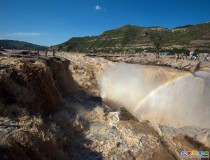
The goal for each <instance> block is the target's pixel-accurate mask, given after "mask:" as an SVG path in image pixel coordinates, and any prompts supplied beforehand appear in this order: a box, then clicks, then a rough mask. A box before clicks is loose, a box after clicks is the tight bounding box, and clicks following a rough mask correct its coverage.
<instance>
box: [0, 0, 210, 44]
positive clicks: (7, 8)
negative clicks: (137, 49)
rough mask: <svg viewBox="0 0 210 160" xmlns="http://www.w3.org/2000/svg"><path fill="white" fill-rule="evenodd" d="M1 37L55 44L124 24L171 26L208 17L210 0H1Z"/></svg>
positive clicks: (209, 14) (204, 20)
mask: <svg viewBox="0 0 210 160" xmlns="http://www.w3.org/2000/svg"><path fill="white" fill-rule="evenodd" d="M0 6H1V7H0V39H13V40H21V41H27V42H32V43H35V44H40V45H47V46H50V45H55V44H58V43H62V42H64V41H66V40H68V39H69V38H71V37H79V36H92V35H98V34H101V33H102V32H103V31H105V30H109V29H114V28H118V27H121V26H123V25H126V24H131V25H138V26H145V27H147V26H162V27H166V28H174V27H177V26H182V25H187V24H198V23H204V22H208V21H210V0H0Z"/></svg>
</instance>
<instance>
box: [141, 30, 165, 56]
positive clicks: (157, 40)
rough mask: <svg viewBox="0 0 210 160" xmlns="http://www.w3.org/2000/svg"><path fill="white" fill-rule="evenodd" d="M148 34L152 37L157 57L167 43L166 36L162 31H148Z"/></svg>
mask: <svg viewBox="0 0 210 160" xmlns="http://www.w3.org/2000/svg"><path fill="white" fill-rule="evenodd" d="M145 35H146V36H148V37H149V38H150V40H151V41H152V43H153V46H154V49H155V51H156V57H157V58H159V52H160V50H161V48H162V47H163V45H164V43H165V41H166V40H165V38H164V36H163V34H161V32H152V31H150V32H146V33H145Z"/></svg>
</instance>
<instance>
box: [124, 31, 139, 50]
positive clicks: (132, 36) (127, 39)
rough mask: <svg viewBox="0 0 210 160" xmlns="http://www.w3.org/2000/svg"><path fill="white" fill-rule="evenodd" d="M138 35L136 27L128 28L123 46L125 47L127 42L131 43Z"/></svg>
mask: <svg viewBox="0 0 210 160" xmlns="http://www.w3.org/2000/svg"><path fill="white" fill-rule="evenodd" d="M136 36H137V30H136V29H135V28H127V29H126V31H125V32H124V35H123V39H122V41H121V46H122V48H124V47H125V45H126V44H128V43H131V42H132V41H133V40H134V39H135V38H136Z"/></svg>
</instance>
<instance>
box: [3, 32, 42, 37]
mask: <svg viewBox="0 0 210 160" xmlns="http://www.w3.org/2000/svg"><path fill="white" fill-rule="evenodd" d="M41 35H43V33H37V32H16V33H10V34H6V35H1V36H3V37H33V36H41Z"/></svg>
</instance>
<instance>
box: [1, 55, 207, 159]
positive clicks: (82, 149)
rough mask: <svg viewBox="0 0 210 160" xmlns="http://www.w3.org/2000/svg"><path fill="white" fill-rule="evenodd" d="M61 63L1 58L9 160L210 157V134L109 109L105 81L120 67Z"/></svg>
mask: <svg viewBox="0 0 210 160" xmlns="http://www.w3.org/2000/svg"><path fill="white" fill-rule="evenodd" d="M59 56H60V57H49V58H42V57H40V58H24V57H10V58H9V57H0V66H1V72H0V73H1V74H0V82H1V86H0V88H1V94H0V100H1V104H0V114H1V117H0V137H1V138H0V139H1V140H0V158H1V159H23V160H25V159H43V160H44V159H59V160H60V159H81V160H83V159H126V160H127V159H145V160H149V159H152V160H155V159H157V160H163V159H167V160H170V159H171V160H173V159H181V158H182V157H181V155H180V153H181V151H183V150H208V151H209V147H210V144H209V135H210V130H209V129H207V128H205V129H204V128H199V127H182V128H174V127H168V126H165V125H156V124H153V123H151V122H149V121H148V120H142V119H140V118H139V119H138V118H136V117H134V116H133V115H132V114H130V112H129V111H128V110H127V109H125V108H120V109H117V110H116V109H114V108H113V107H110V106H109V105H108V104H106V103H104V102H103V101H102V99H101V97H100V95H101V93H100V89H99V84H98V82H99V80H100V77H101V75H103V73H104V71H106V70H108V69H110V68H111V67H113V66H114V65H115V64H116V63H114V62H112V61H109V60H106V59H104V58H102V57H95V58H92V57H89V56H85V55H84V54H70V53H59ZM161 72H162V71H161ZM178 72H179V71H177V73H178ZM180 74H183V73H180ZM171 76H176V74H172V72H171ZM162 80H163V79H162Z"/></svg>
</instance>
